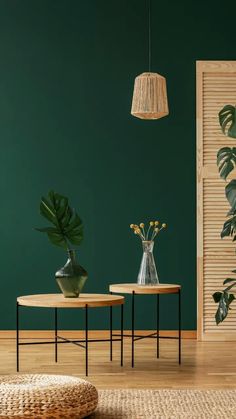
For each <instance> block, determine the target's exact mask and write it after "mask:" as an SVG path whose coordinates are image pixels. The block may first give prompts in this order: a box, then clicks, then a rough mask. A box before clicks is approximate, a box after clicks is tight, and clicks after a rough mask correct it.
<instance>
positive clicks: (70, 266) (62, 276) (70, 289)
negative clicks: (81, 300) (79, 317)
mask: <svg viewBox="0 0 236 419" xmlns="http://www.w3.org/2000/svg"><path fill="white" fill-rule="evenodd" d="M87 278H88V274H87V272H86V270H85V269H84V268H83V267H82V266H81V265H79V263H78V262H77V258H76V252H75V250H68V260H67V262H66V264H65V265H64V266H63V267H62V268H61V269H59V271H57V272H56V281H57V283H58V285H59V287H60V290H61V291H62V292H63V295H64V297H66V298H73V297H74V298H76V297H79V295H80V293H81V291H82V289H83V287H84V284H85V282H86V280H87Z"/></svg>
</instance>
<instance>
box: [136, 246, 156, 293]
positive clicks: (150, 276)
mask: <svg viewBox="0 0 236 419" xmlns="http://www.w3.org/2000/svg"><path fill="white" fill-rule="evenodd" d="M142 244H143V257H142V261H141V265H140V269H139V274H138V280H137V283H138V285H157V284H159V279H158V275H157V270H156V264H155V260H154V256H153V247H154V241H152V240H143V242H142Z"/></svg>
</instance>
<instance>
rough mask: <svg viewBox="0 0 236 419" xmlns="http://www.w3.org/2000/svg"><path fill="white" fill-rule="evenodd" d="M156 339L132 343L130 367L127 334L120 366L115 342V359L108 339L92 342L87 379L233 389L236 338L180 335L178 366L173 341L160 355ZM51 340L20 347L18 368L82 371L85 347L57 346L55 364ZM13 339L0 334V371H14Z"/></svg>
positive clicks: (109, 384) (116, 384)
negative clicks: (218, 339)
mask: <svg viewBox="0 0 236 419" xmlns="http://www.w3.org/2000/svg"><path fill="white" fill-rule="evenodd" d="M155 344H156V343H155V341H154V340H153V339H146V340H140V341H138V342H136V343H135V353H136V357H135V368H134V369H132V368H131V366H130V352H131V342H130V339H125V343H124V367H123V368H122V367H120V365H119V357H120V352H119V349H120V346H119V343H118V342H117V343H114V361H113V362H110V361H109V343H91V344H90V350H89V377H88V380H89V381H91V382H92V383H94V384H95V385H96V386H97V387H98V388H104V389H106V388H109V389H111V388H178V389H180V388H196V389H197V388H198V389H213V388H214V389H217V388H218V389H223V388H225V389H226V388H228V389H230V388H236V342H226V343H225V342H197V341H196V340H190V339H184V340H183V343H182V365H181V366H179V365H178V359H177V358H178V357H177V345H178V343H177V341H175V340H168V341H167V340H166V339H163V340H162V341H161V346H160V359H157V358H156V357H155ZM53 350H54V349H53V346H52V345H32V346H21V347H20V372H21V373H54V374H71V375H75V376H79V377H82V378H86V377H85V376H84V358H85V351H84V350H83V349H80V348H78V347H76V346H75V345H71V344H62V345H60V346H59V359H58V363H57V364H55V363H54V352H53ZM15 372H16V370H15V341H14V339H0V374H9V373H11V374H12V373H13V374H14V373H15Z"/></svg>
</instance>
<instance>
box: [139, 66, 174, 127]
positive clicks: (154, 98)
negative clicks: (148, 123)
mask: <svg viewBox="0 0 236 419" xmlns="http://www.w3.org/2000/svg"><path fill="white" fill-rule="evenodd" d="M131 114H132V115H133V116H136V117H137V118H140V119H159V118H162V117H163V116H166V115H168V114H169V109H168V100H167V91H166V79H165V77H163V76H161V75H160V74H158V73H151V72H149V73H142V74H140V75H139V76H137V77H136V78H135V82H134V93H133V100H132V108H131Z"/></svg>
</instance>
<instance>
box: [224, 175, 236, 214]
mask: <svg viewBox="0 0 236 419" xmlns="http://www.w3.org/2000/svg"><path fill="white" fill-rule="evenodd" d="M225 195H226V198H227V199H228V201H229V203H230V206H231V211H236V179H232V180H231V181H230V182H229V183H228V185H227V186H226V188H225Z"/></svg>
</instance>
